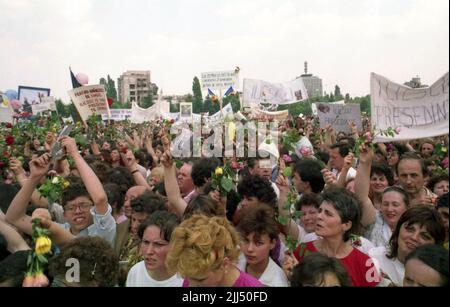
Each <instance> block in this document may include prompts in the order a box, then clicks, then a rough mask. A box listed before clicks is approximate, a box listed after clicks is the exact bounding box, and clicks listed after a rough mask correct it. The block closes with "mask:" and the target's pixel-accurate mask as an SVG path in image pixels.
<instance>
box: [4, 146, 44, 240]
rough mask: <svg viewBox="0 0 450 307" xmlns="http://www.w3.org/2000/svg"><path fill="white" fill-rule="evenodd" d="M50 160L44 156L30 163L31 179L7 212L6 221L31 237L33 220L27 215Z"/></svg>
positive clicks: (23, 186) (26, 182) (26, 181)
mask: <svg viewBox="0 0 450 307" xmlns="http://www.w3.org/2000/svg"><path fill="white" fill-rule="evenodd" d="M49 160H50V158H49V155H48V154H44V155H42V156H41V157H39V158H37V159H34V160H32V161H31V162H30V177H29V178H28V180H25V181H24V183H23V185H22V188H21V189H20V191H19V192H18V193H17V194H16V196H15V197H14V199H13V201H12V202H11V205H10V206H9V208H8V211H7V212H6V221H7V222H8V223H11V224H12V225H14V226H16V227H17V228H18V229H19V230H21V231H23V232H25V233H26V234H29V235H31V234H32V232H33V229H32V225H31V218H30V217H29V216H27V215H26V211H27V207H28V203H29V202H30V200H31V195H32V194H33V192H34V190H35V189H36V186H37V185H38V183H39V182H40V180H41V178H42V177H44V176H45V174H46V173H47V171H48V168H49Z"/></svg>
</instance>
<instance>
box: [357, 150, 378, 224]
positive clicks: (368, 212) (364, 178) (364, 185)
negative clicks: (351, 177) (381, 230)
mask: <svg viewBox="0 0 450 307" xmlns="http://www.w3.org/2000/svg"><path fill="white" fill-rule="evenodd" d="M372 159H373V150H372V149H371V148H370V147H369V146H365V145H361V147H360V154H359V165H358V169H357V172H356V177H355V183H356V184H355V194H356V197H357V198H358V199H359V201H360V202H361V213H362V216H361V225H362V226H364V227H367V226H370V225H372V224H373V223H374V222H375V217H376V212H377V211H376V209H375V207H374V206H373V204H372V201H371V200H370V198H369V190H370V168H371V166H372Z"/></svg>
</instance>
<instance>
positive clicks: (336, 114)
mask: <svg viewBox="0 0 450 307" xmlns="http://www.w3.org/2000/svg"><path fill="white" fill-rule="evenodd" d="M317 115H318V116H319V122H320V128H325V127H326V126H327V125H328V124H330V125H331V127H333V129H334V130H335V131H338V132H339V131H342V132H345V133H349V132H351V129H350V126H349V123H350V122H354V123H355V124H356V126H357V127H358V130H359V131H362V122H361V106H360V105H359V104H347V105H340V104H329V103H317Z"/></svg>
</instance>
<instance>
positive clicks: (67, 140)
mask: <svg viewBox="0 0 450 307" xmlns="http://www.w3.org/2000/svg"><path fill="white" fill-rule="evenodd" d="M245 115H246V116H247V117H248V115H247V114H245ZM240 119H242V117H241V118H240ZM247 119H248V120H250V119H251V118H247ZM260 120H261V119H260ZM222 124H223V125H226V124H229V123H226V122H221V123H220V124H218V125H216V127H215V128H217V127H222V126H221V125H222ZM363 124H364V125H363V130H362V131H358V129H357V127H356V125H354V124H353V123H349V130H348V131H350V132H348V133H345V132H342V131H334V130H333V128H332V127H331V126H330V125H328V126H326V127H325V128H320V125H319V122H318V119H317V118H316V117H314V116H312V115H309V116H304V117H295V118H294V117H288V118H287V119H284V120H282V121H281V122H279V125H278V129H277V131H276V132H277V133H276V134H275V136H274V135H271V136H269V137H268V136H267V135H259V134H257V144H259V146H258V148H257V150H256V154H255V156H254V157H251V156H249V152H251V149H250V148H249V147H248V146H247V145H246V144H243V143H241V142H239V141H238V139H237V133H236V131H233V133H231V141H232V144H233V146H234V148H233V149H234V150H235V151H236V150H237V149H239V148H244V149H245V150H244V152H245V155H244V157H237V156H236V155H234V156H231V157H228V156H227V157H226V158H222V157H217V156H215V157H214V156H213V157H208V155H206V153H204V155H203V156H202V157H175V155H174V146H173V144H175V143H176V137H177V135H174V134H172V133H171V131H172V130H171V129H170V128H173V127H174V126H176V125H177V123H174V122H173V121H170V120H163V119H161V120H156V121H153V122H147V123H144V124H131V123H130V122H129V121H122V122H107V121H101V120H96V119H94V117H93V119H92V120H91V119H90V120H89V121H88V122H87V123H86V124H85V125H83V124H82V123H77V124H73V130H72V131H71V132H70V134H69V135H64V136H59V135H60V132H61V131H62V130H63V128H64V126H66V125H68V124H66V123H64V122H63V120H62V119H60V118H58V117H56V116H51V115H43V116H39V117H33V118H28V119H20V121H19V120H16V121H15V122H14V123H5V124H2V125H1V127H0V130H1V134H2V137H0V147H1V148H0V149H1V152H2V157H1V158H0V182H1V183H0V205H1V208H0V209H1V211H0V285H1V286H14V287H19V286H86V287H96V286H106V287H113V286H121V287H123V286H126V287H182V286H225V287H242V286H244V287H260V286H268V287H288V286H292V287H306V286H356V287H371V286H448V262H449V261H448V240H449V230H448V213H449V209H448V206H449V202H448V190H449V177H448V146H449V139H448V134H447V135H444V136H438V137H434V138H430V139H418V140H409V141H402V142H391V143H373V142H372V141H371V138H372V136H373V131H371V127H370V120H369V119H368V118H364V119H363ZM225 127H226V126H224V128H223V131H225V130H226V128H225ZM225 135H227V137H228V136H229V135H230V133H228V134H225V133H224V135H223V136H220V137H216V138H215V139H214V134H213V130H212V128H211V131H209V132H208V133H206V134H203V135H202V136H203V138H204V139H207V140H208V141H209V142H208V143H207V144H206V145H207V146H205V147H206V148H207V149H211V150H213V149H217V146H219V145H221V144H223V143H225ZM211 140H212V141H211ZM245 140H246V141H248V138H245ZM172 141H173V142H172ZM185 141H187V144H188V146H187V148H188V149H191V148H192V146H193V145H189V144H192V143H193V142H192V138H190V139H189V138H188V139H187V140H185ZM219 147H221V146H219ZM55 148H56V149H59V151H56V150H55ZM220 151H222V150H220ZM216 152H217V150H216ZM222 153H223V151H222ZM184 156H188V155H184ZM30 259H31V260H30ZM30 263H34V264H36V265H30ZM73 263H76V264H77V265H73ZM69 277H70V278H69Z"/></svg>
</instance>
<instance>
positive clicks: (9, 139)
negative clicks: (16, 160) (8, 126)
mask: <svg viewBox="0 0 450 307" xmlns="http://www.w3.org/2000/svg"><path fill="white" fill-rule="evenodd" d="M5 141H6V145H8V146H12V145H13V144H14V137H13V136H12V135H8V136H7V137H6V138H5Z"/></svg>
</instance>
